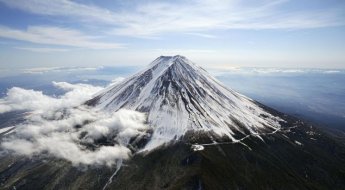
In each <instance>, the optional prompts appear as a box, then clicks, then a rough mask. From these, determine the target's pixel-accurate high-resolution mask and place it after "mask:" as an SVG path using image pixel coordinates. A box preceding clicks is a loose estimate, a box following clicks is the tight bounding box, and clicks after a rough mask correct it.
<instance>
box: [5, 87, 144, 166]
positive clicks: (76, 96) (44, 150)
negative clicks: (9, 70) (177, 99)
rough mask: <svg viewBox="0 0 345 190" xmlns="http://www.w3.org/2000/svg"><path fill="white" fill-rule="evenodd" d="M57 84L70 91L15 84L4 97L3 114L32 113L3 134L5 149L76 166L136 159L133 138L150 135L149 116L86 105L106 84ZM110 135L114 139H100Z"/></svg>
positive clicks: (110, 163) (109, 137)
mask: <svg viewBox="0 0 345 190" xmlns="http://www.w3.org/2000/svg"><path fill="white" fill-rule="evenodd" d="M54 85H55V86H56V87H58V88H61V89H64V90H66V91H67V92H66V94H65V95H63V96H61V97H55V98H54V97H49V96H46V95H44V94H42V92H37V91H33V90H25V89H20V88H12V89H10V90H9V92H8V93H7V96H6V97H5V98H3V99H1V100H0V101H1V104H0V109H1V110H2V112H4V111H14V110H24V109H25V110H30V111H31V112H30V114H27V116H26V121H25V122H24V123H20V124H17V125H15V129H14V132H13V133H11V134H10V135H7V136H6V137H5V138H3V142H2V143H1V147H2V148H3V149H4V150H6V151H9V152H13V153H15V154H19V155H25V156H35V155H38V156H39V155H41V154H48V155H50V156H54V157H57V158H61V159H66V160H68V161H70V162H71V163H72V164H73V165H80V164H83V165H107V166H111V165H113V164H115V163H116V161H117V160H118V159H127V158H129V157H130V155H131V150H130V149H128V148H127V145H128V143H129V141H130V139H131V138H133V137H137V136H140V135H145V134H146V132H145V131H146V130H147V128H148V127H147V125H146V124H145V122H146V115H145V114H143V113H139V112H136V111H131V110H119V111H117V112H114V113H109V112H102V111H98V110H95V109H92V108H89V107H85V106H81V104H82V103H83V102H84V101H85V100H86V99H89V98H90V96H91V95H92V94H94V93H95V92H97V91H99V90H100V88H99V87H92V86H90V85H86V84H69V83H66V82H54ZM77 126H81V127H77ZM104 138H105V139H107V142H108V143H98V142H97V141H98V140H100V139H104Z"/></svg>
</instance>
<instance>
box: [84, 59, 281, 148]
mask: <svg viewBox="0 0 345 190" xmlns="http://www.w3.org/2000/svg"><path fill="white" fill-rule="evenodd" d="M86 104H87V105H89V106H95V107H96V108H97V109H101V110H106V111H117V110H119V109H121V108H124V109H130V110H136V111H140V112H145V113H147V121H148V124H149V125H150V126H151V127H152V129H153V135H152V138H151V140H150V142H149V143H148V144H147V145H146V149H152V148H155V147H157V146H159V145H161V144H163V143H166V142H169V141H171V140H178V139H179V138H180V137H181V136H183V135H184V134H186V132H187V131H207V132H211V133H213V134H215V135H216V136H219V137H222V136H226V137H228V138H230V139H231V140H232V141H238V139H240V138H242V137H244V136H246V135H248V134H254V135H257V136H259V135H260V133H262V132H272V131H275V130H277V129H279V128H280V124H279V122H281V121H282V120H281V119H280V118H279V117H275V116H273V115H271V114H270V113H268V112H267V111H265V110H264V109H263V108H262V107H260V106H259V105H258V104H257V103H256V102H255V101H253V100H251V99H250V98H247V97H245V96H244V95H241V94H239V93H237V92H235V91H233V90H231V89H228V88H226V87H224V86H223V85H222V84H221V83H220V82H219V81H218V80H216V79H215V78H213V77H212V76H210V75H209V74H208V73H207V72H206V71H205V70H204V69H202V68H200V67H198V66H197V65H195V64H194V63H193V62H191V61H189V60H188V59H187V58H185V57H183V56H180V55H176V56H161V57H158V58H157V59H156V60H154V61H153V62H152V63H151V64H150V65H149V66H148V67H147V68H146V69H144V70H143V71H141V72H139V73H137V74H135V75H133V76H132V77H129V78H127V79H125V80H124V81H122V82H121V83H119V84H116V85H115V86H112V87H110V88H108V89H106V90H105V91H103V92H101V93H99V94H98V95H97V96H96V97H95V98H93V99H91V100H89V101H87V102H86Z"/></svg>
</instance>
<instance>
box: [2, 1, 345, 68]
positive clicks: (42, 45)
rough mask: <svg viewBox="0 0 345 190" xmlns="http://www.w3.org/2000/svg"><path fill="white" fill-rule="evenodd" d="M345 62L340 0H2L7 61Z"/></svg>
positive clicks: (24, 64) (8, 64)
mask: <svg viewBox="0 0 345 190" xmlns="http://www.w3.org/2000/svg"><path fill="white" fill-rule="evenodd" d="M175 54H182V55H185V56H187V57H188V58H190V59H191V60H192V61H194V62H196V63H198V64H200V65H202V66H204V67H210V68H220V69H223V68H228V67H229V68H231V67H241V66H245V67H290V68H291V67H292V68H303V67H307V68H311V67H312V68H341V69H344V68H345V1H343V0H338V1H337V0H327V1H324V0H312V1H311V0H276V1H270V0H246V1H239V0H204V1H196V0H195V1H194V0H191V1H155V0H145V1H144V0H141V1H139V0H132V1H123V0H121V1H118V0H103V1H92V0H84V1H82V0H75V1H67V0H49V1H48V0H0V70H1V69H2V70H4V69H12V70H13V69H14V70H15V69H22V68H33V67H66V66H85V67H89V66H100V65H111V66H124V65H125V66H128V65H145V64H148V63H149V62H150V61H152V60H153V59H155V58H156V57H157V56H159V55H175Z"/></svg>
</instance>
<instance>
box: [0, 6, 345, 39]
mask: <svg viewBox="0 0 345 190" xmlns="http://www.w3.org/2000/svg"><path fill="white" fill-rule="evenodd" d="M1 1H2V2H3V3H5V4H6V5H8V6H9V7H12V8H17V9H20V10H23V11H27V12H30V13H35V14H40V15H50V16H65V17H70V18H72V19H74V20H75V21H82V22H88V23H92V24H94V26H97V25H98V26H107V27H112V28H113V29H112V30H111V31H110V32H108V33H110V34H116V35H125V36H133V37H155V36H159V35H161V34H163V33H176V32H181V33H183V34H188V35H190V34H193V35H196V36H200V37H208V38H210V37H211V38H213V37H215V36H214V35H212V34H208V33H205V32H209V31H215V30H228V29H255V30H256V29H304V28H319V27H327V26H337V25H344V21H343V19H342V10H339V9H337V7H335V8H333V9H324V10H322V11H320V10H314V9H304V10H302V11H297V10H293V9H285V8H284V5H286V4H288V3H289V1H287V0H278V1H265V0H262V1H255V2H250V3H248V2H245V1H237V0H222V1H220V0H204V1H196V0H193V1H179V2H174V1H172V2H168V1H160V2H159V1H146V2H145V3H135V2H134V3H133V2H122V4H125V6H118V7H117V10H116V11H112V10H109V9H106V8H102V7H97V6H95V5H86V4H82V3H77V2H73V1H67V0H53V1H39V0H26V1H21V0H12V1H5V0H1ZM114 6H115V4H114ZM121 7H124V8H121ZM95 21H96V22H95ZM107 29H108V31H109V28H107Z"/></svg>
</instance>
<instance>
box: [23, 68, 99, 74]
mask: <svg viewBox="0 0 345 190" xmlns="http://www.w3.org/2000/svg"><path fill="white" fill-rule="evenodd" d="M102 68H103V66H99V67H35V68H30V69H24V70H23V73H26V74H42V73H46V72H74V71H94V70H99V69H102Z"/></svg>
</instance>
